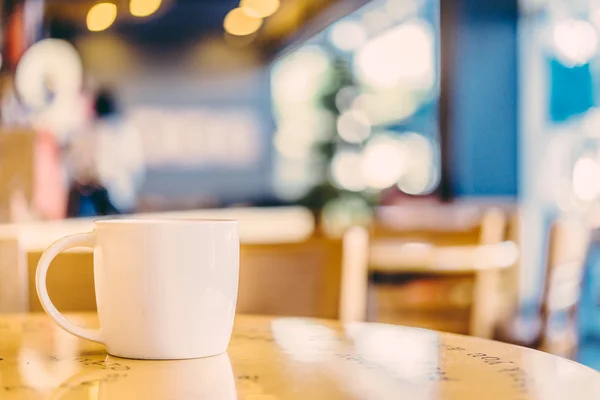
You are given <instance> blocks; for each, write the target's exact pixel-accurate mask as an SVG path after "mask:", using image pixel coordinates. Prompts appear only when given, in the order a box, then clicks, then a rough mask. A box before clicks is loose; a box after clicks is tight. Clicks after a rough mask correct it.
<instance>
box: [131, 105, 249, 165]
mask: <svg viewBox="0 0 600 400" xmlns="http://www.w3.org/2000/svg"><path fill="white" fill-rule="evenodd" d="M129 120H130V122H131V123H133V124H134V125H135V127H136V128H137V129H138V130H139V132H140V134H141V137H142V142H143V147H144V157H145V160H146V164H147V166H148V167H195V168H196V167H209V166H213V167H215V166H216V167H233V168H242V167H246V166H249V165H251V164H253V163H255V162H257V161H258V160H259V157H260V149H261V146H260V142H261V139H260V123H259V121H258V117H257V116H256V115H255V114H254V113H252V112H250V111H247V110H243V109H225V110H223V109H219V110H211V109H198V108H193V109H177V110H168V109H162V108H137V109H135V110H133V112H132V113H131V115H130V118H129Z"/></svg>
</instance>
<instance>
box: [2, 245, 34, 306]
mask: <svg viewBox="0 0 600 400" xmlns="http://www.w3.org/2000/svg"><path fill="white" fill-rule="evenodd" d="M28 310H29V299H28V289H27V260H26V258H25V252H24V251H23V250H22V249H21V247H20V245H19V240H18V239H17V238H16V237H0V313H9V312H27V311H28Z"/></svg>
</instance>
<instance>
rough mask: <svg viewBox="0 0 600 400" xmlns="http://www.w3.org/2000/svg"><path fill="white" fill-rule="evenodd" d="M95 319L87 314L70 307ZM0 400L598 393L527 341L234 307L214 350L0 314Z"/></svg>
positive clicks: (596, 376) (591, 374)
mask: <svg viewBox="0 0 600 400" xmlns="http://www.w3.org/2000/svg"><path fill="white" fill-rule="evenodd" d="M71 319H72V320H74V321H75V322H77V323H79V324H81V325H86V326H95V325H97V319H96V317H95V315H93V314H78V315H72V316H71ZM0 358H2V360H1V361H0V398H1V399H2V400H24V399H27V400H29V399H31V400H35V399H52V400H54V399H62V400H68V399H74V400H84V399H86V400H87V399H89V400H92V399H103V400H104V399H110V400H120V399H157V400H158V399H167V400H170V399H184V400H185V399H250V400H258V399H261V400H274V399H311V400H316V399H398V398H402V399H403V400H412V399H414V400H433V399H456V400H458V399H460V400H469V399H486V400H487V399H503V400H530V399H531V400H532V399H540V400H541V399H543V400H553V399H556V400H558V399H560V400H564V399H569V400H579V399H581V400H583V399H590V400H592V399H594V400H596V399H598V398H599V394H600V373H598V372H595V371H593V370H591V369H588V368H586V367H583V366H581V365H579V364H576V363H573V362H571V361H568V360H565V359H561V358H558V357H554V356H552V355H549V354H545V353H541V352H537V351H534V350H529V349H524V348H519V347H514V346H510V345H506V344H502V343H498V342H491V341H485V340H480V339H475V338H469V337H465V336H458V335H451V334H441V333H437V332H433V331H427V330H421V329H414V328H404V327H396V326H391V325H380V324H369V323H349V324H340V323H338V322H334V321H322V320H311V319H301V318H269V317H252V316H242V315H240V316H238V317H237V319H236V325H235V329H234V334H233V338H232V341H231V344H230V347H229V350H228V352H227V353H226V354H222V355H220V356H217V357H211V358H205V359H197V360H186V361H138V360H127V359H120V358H116V357H112V356H110V355H107V354H106V352H105V350H104V348H103V347H102V346H101V345H98V344H95V343H91V342H87V341H84V340H80V339H78V338H76V337H74V336H72V335H70V334H68V333H66V332H63V331H62V330H61V329H60V328H58V327H57V326H56V325H54V324H53V323H52V322H51V321H50V319H49V318H48V317H46V316H45V315H43V314H29V315H25V314H22V315H21V314H19V315H12V316H11V315H4V316H0Z"/></svg>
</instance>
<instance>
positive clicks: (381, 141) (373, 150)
mask: <svg viewBox="0 0 600 400" xmlns="http://www.w3.org/2000/svg"><path fill="white" fill-rule="evenodd" d="M407 158H408V154H407V151H406V148H405V147H404V146H403V145H402V144H401V143H400V141H399V140H398V139H396V138H393V137H391V136H381V137H378V138H374V139H372V140H371V141H370V142H369V143H368V145H367V147H366V148H365V151H364V154H363V158H362V164H361V175H362V178H363V180H364V182H365V184H366V186H368V187H369V188H371V189H377V190H382V189H387V188H389V187H391V186H393V185H395V184H396V183H397V182H398V180H399V179H400V178H401V177H402V175H403V174H404V172H405V171H406V163H407Z"/></svg>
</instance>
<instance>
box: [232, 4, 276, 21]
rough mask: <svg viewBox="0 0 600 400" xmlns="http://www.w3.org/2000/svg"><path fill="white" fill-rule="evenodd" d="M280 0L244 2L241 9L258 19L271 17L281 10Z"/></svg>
mask: <svg viewBox="0 0 600 400" xmlns="http://www.w3.org/2000/svg"><path fill="white" fill-rule="evenodd" d="M279 6H280V2H279V0H242V1H241V2H240V7H241V8H242V9H244V11H245V12H246V13H247V14H248V15H252V16H253V17H256V18H266V17H269V16H271V15H273V14H275V12H276V11H277V10H278V9H279Z"/></svg>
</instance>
